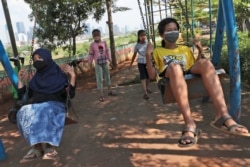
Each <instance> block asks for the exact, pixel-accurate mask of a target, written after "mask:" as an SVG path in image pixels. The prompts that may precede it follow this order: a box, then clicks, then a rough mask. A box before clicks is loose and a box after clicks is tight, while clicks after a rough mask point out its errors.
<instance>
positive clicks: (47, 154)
mask: <svg viewBox="0 0 250 167" xmlns="http://www.w3.org/2000/svg"><path fill="white" fill-rule="evenodd" d="M57 155H58V153H57V151H56V150H55V149H54V148H51V147H49V148H46V149H45V151H44V155H43V159H58V156H57Z"/></svg>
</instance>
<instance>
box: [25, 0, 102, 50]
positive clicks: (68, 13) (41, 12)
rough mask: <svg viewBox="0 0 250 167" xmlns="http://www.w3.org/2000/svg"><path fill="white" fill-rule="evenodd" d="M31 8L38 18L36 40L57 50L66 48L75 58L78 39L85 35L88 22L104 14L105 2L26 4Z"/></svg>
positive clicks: (33, 1)
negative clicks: (60, 47)
mask: <svg viewBox="0 0 250 167" xmlns="http://www.w3.org/2000/svg"><path fill="white" fill-rule="evenodd" d="M25 2H27V3H29V4H30V7H31V9H32V11H33V12H32V14H31V15H30V17H31V18H32V17H33V16H35V18H36V20H35V21H36V23H37V28H36V31H35V36H36V37H37V38H38V39H39V42H40V43H41V44H42V45H43V46H46V47H48V48H49V49H55V48H56V47H57V46H63V47H64V48H65V49H68V50H71V49H72V51H73V54H75V51H76V46H75V44H76V43H75V39H76V37H77V36H79V35H82V34H84V32H85V31H86V29H87V26H86V25H85V21H86V20H87V19H88V18H89V16H91V15H93V18H94V19H95V20H97V21H99V20H100V19H101V17H102V16H103V14H104V13H105V6H104V5H103V4H104V1H100V0H78V1H76V0H73V1H72V0H53V1H50V0H48V1H47V0H44V1H39V3H37V1H36V0H25Z"/></svg>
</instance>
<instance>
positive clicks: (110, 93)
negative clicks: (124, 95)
mask: <svg viewBox="0 0 250 167" xmlns="http://www.w3.org/2000/svg"><path fill="white" fill-rule="evenodd" d="M108 95H109V96H116V95H117V94H115V93H114V92H113V91H110V92H109V93H108Z"/></svg>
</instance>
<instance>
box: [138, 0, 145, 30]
mask: <svg viewBox="0 0 250 167" xmlns="http://www.w3.org/2000/svg"><path fill="white" fill-rule="evenodd" d="M137 2H138V6H139V10H140V14H141V19H142V23H143V27H144V29H145V30H147V28H146V23H145V20H144V17H143V12H142V8H141V2H140V0H138V1H137Z"/></svg>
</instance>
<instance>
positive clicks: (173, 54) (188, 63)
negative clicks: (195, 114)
mask: <svg viewBox="0 0 250 167" xmlns="http://www.w3.org/2000/svg"><path fill="white" fill-rule="evenodd" d="M179 28H180V27H179V24H178V22H177V20H176V19H174V18H165V19H163V20H161V21H160V23H159V25H158V31H159V34H160V36H161V37H162V38H163V40H162V47H158V48H156V49H153V46H152V44H150V45H149V46H148V48H147V55H146V57H147V70H148V73H149V77H150V79H153V80H154V79H155V78H156V76H157V72H156V70H157V71H158V73H159V76H161V77H167V78H169V80H170V87H171V90H172V92H173V95H174V97H175V99H176V102H177V104H178V107H179V109H180V112H181V114H182V116H183V118H184V122H185V128H184V130H183V131H182V136H181V138H180V139H179V141H178V144H179V146H180V147H188V146H192V145H194V144H196V143H197V140H198V137H199V136H200V134H201V130H200V129H198V128H197V127H196V124H195V122H194V119H193V118H192V115H191V111H190V105H189V100H188V91H187V84H186V81H185V78H184V74H187V73H192V74H199V75H201V78H202V80H203V83H204V87H205V88H206V90H207V91H208V94H209V96H210V98H211V99H212V101H213V104H214V107H215V111H216V116H215V121H212V122H211V126H212V127H214V128H216V129H219V130H223V131H224V132H227V133H230V134H234V135H241V136H249V135H250V134H249V132H248V129H247V128H246V127H244V126H242V125H239V124H237V123H236V122H235V121H234V120H233V118H232V117H231V116H230V115H229V113H228V109H227V106H226V102H225V99H224V94H223V90H222V86H221V83H220V80H219V77H218V75H217V74H216V71H215V68H214V66H213V64H212V63H211V61H210V60H209V59H205V58H202V46H201V44H200V42H199V41H197V40H195V41H194V44H195V45H196V47H197V49H198V50H199V55H198V57H197V59H195V58H194V56H193V53H192V52H191V50H190V48H188V47H187V46H180V45H177V44H176V41H177V39H178V36H179ZM152 53H153V55H152ZM152 58H153V61H154V65H153V61H152Z"/></svg>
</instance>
